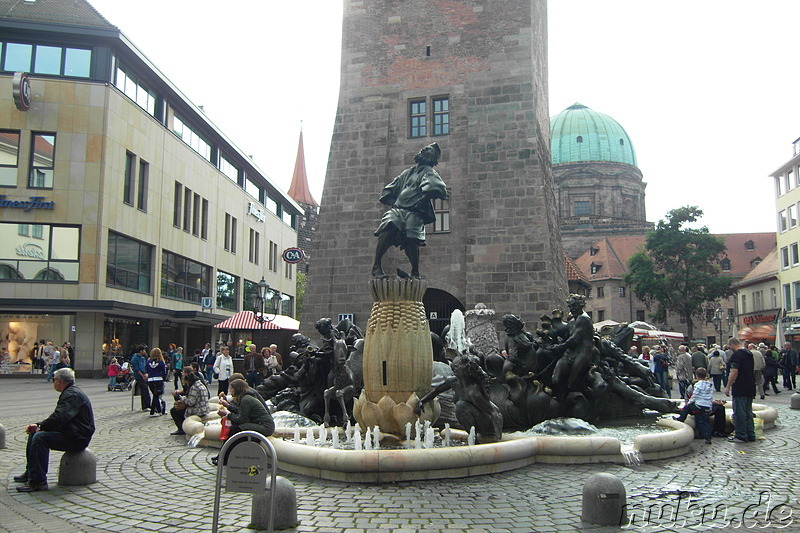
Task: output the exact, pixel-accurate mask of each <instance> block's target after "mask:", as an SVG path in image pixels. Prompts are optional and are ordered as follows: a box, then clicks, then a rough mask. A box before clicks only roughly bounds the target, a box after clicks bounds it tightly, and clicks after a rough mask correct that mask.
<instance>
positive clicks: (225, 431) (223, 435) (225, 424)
mask: <svg viewBox="0 0 800 533" xmlns="http://www.w3.org/2000/svg"><path fill="white" fill-rule="evenodd" d="M232 425H233V424H231V421H230V420H228V419H227V418H223V419H222V429H221V430H220V431H219V440H225V439H227V438H228V437H230V435H231V426H232Z"/></svg>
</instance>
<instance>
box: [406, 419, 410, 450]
mask: <svg viewBox="0 0 800 533" xmlns="http://www.w3.org/2000/svg"><path fill="white" fill-rule="evenodd" d="M410 447H411V422H406V448H410Z"/></svg>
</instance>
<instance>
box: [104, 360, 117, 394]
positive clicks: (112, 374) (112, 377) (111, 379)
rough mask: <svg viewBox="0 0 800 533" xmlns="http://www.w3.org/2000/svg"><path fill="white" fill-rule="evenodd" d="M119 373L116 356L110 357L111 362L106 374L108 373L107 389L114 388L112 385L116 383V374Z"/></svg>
mask: <svg viewBox="0 0 800 533" xmlns="http://www.w3.org/2000/svg"><path fill="white" fill-rule="evenodd" d="M119 373H120V367H119V363H118V362H117V358H116V357H112V358H111V363H109V365H108V370H107V375H108V390H110V391H111V390H114V387H115V386H116V385H117V374H119Z"/></svg>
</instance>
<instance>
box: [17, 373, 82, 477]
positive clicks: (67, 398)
mask: <svg viewBox="0 0 800 533" xmlns="http://www.w3.org/2000/svg"><path fill="white" fill-rule="evenodd" d="M53 388H54V389H55V390H57V391H58V392H60V393H61V396H59V397H58V403H57V404H56V409H55V411H53V413H52V414H51V415H50V416H48V417H47V418H46V419H45V420H44V421H43V422H39V423H38V424H30V425H29V426H28V427H27V428H26V432H27V433H28V446H27V448H26V450H25V457H26V459H27V464H26V465H25V473H24V474H22V475H20V476H15V477H14V481H16V482H18V483H24V485H21V486H19V487H17V490H18V491H20V492H34V491H37V490H47V466H48V463H49V461H50V450H59V451H64V452H80V451H82V450H84V449H86V447H87V446H88V445H89V441H91V440H92V435H94V413H93V412H92V404H91V403H90V402H89V398H87V397H86V394H84V393H83V391H82V390H81V389H79V388H78V387H77V386H76V385H75V372H74V371H73V370H72V369H71V368H61V369H59V370H56V372H55V374H53Z"/></svg>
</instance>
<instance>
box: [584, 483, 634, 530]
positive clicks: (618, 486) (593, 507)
mask: <svg viewBox="0 0 800 533" xmlns="http://www.w3.org/2000/svg"><path fill="white" fill-rule="evenodd" d="M626 509H627V494H626V492H625V486H624V485H623V484H622V481H620V479H619V478H618V477H617V476H614V475H612V474H605V473H601V474H593V475H591V476H589V479H587V480H586V483H584V485H583V508H582V512H581V520H583V521H584V522H589V523H590V524H600V525H604V526H619V525H622V524H624V523H625V521H626V520H627V518H628V513H627V510H626Z"/></svg>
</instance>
